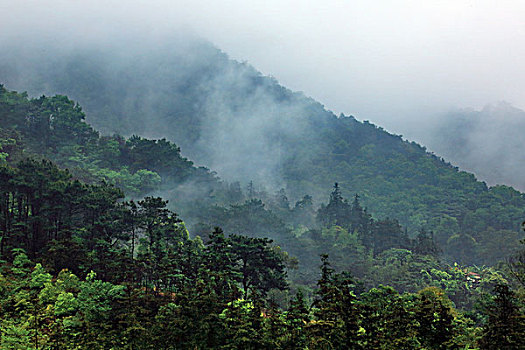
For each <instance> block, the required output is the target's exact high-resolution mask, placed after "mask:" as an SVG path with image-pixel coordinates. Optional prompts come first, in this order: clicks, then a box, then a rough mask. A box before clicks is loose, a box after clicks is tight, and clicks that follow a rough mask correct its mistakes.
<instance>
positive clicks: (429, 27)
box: [0, 0, 525, 188]
mask: <svg viewBox="0 0 525 350" xmlns="http://www.w3.org/2000/svg"><path fill="white" fill-rule="evenodd" d="M0 12H1V13H2V14H6V15H5V16H2V17H3V21H2V22H1V23H0V30H1V32H2V36H1V37H0V45H1V46H0V47H1V48H2V50H1V51H2V52H1V53H0V55H1V56H2V63H1V64H0V68H1V67H3V71H1V72H3V74H4V77H0V80H2V82H4V83H6V85H7V87H8V88H15V89H19V90H28V91H29V93H30V94H34V95H37V94H40V93H46V94H54V93H68V95H70V96H71V97H72V98H74V99H76V100H78V101H79V102H80V103H81V105H83V106H84V108H85V110H86V112H87V114H88V119H89V116H90V113H91V112H97V113H99V117H98V118H97V119H92V120H89V121H90V122H92V123H93V124H94V125H95V126H96V127H97V128H99V129H101V130H102V131H103V132H106V133H111V132H121V133H123V134H129V129H126V128H125V126H124V125H109V124H104V118H103V115H102V112H101V111H93V110H91V109H92V107H91V106H90V103H89V102H90V101H89V99H87V98H86V97H85V96H84V94H83V93H84V91H81V90H79V91H73V92H71V91H62V90H61V89H60V82H57V83H56V84H54V85H53V86H51V85H50V84H49V83H46V81H48V80H50V79H51V80H52V79H54V78H56V77H50V76H47V77H44V78H41V79H40V81H35V79H34V77H32V75H33V74H34V73H35V71H37V70H39V69H40V70H42V69H43V70H46V69H47V68H50V67H51V68H52V67H56V66H61V65H64V66H65V67H67V62H65V61H63V60H62V58H61V57H65V56H67V57H69V58H71V59H72V57H73V56H75V55H76V57H77V58H79V57H83V58H84V59H85V60H87V61H88V63H89V64H90V65H92V66H93V67H95V68H98V70H96V71H97V72H98V74H99V75H100V77H108V78H110V79H112V80H114V81H127V82H128V83H129V85H130V89H129V91H132V88H133V84H134V83H136V82H137V81H138V80H137V78H134V77H130V76H129V74H127V73H126V69H136V70H140V71H139V72H138V73H137V74H139V75H142V78H143V79H142V80H140V81H141V82H146V84H145V85H144V84H143V85H142V86H141V91H140V93H138V92H137V93H131V92H129V91H126V92H123V95H122V96H123V97H124V99H125V101H126V102H125V104H126V106H125V107H126V108H125V109H124V110H125V111H134V112H136V113H142V114H143V115H144V116H146V117H147V119H146V118H145V121H144V123H143V125H141V126H137V125H135V127H137V131H136V133H141V134H142V135H144V136H149V137H167V138H169V139H171V140H173V141H175V142H176V143H177V144H180V145H181V147H182V150H183V154H185V155H186V156H188V157H190V158H192V159H195V160H196V161H197V163H199V165H206V166H209V167H210V168H212V169H216V170H217V171H218V172H219V174H220V175H221V176H224V177H225V178H228V179H232V180H244V181H246V180H247V179H248V177H256V180H259V181H261V182H262V181H265V180H264V179H270V180H268V182H271V183H274V184H275V183H277V184H280V183H282V179H280V178H279V176H278V175H277V173H276V171H275V169H277V168H278V166H279V162H281V161H282V159H281V158H280V152H281V151H280V145H279V143H276V142H274V141H275V138H276V137H277V138H279V135H284V134H289V135H290V137H292V138H293V137H300V136H301V135H302V133H303V130H302V129H301V127H300V126H299V125H300V124H297V123H291V122H290V123H289V124H286V123H283V121H290V120H291V119H290V118H284V117H283V116H296V115H298V114H301V113H305V110H307V109H308V108H311V107H312V106H311V105H309V106H299V107H298V106H297V104H292V103H289V102H287V101H286V99H284V100H280V99H279V94H272V93H268V90H269V89H270V90H271V87H268V86H264V83H261V84H262V85H258V86H257V87H256V88H255V90H253V91H250V94H248V95H246V96H243V99H242V100H241V99H237V100H236V97H235V96H226V95H224V93H223V92H222V91H224V87H226V86H230V87H231V86H237V89H238V90H236V91H240V90H242V88H243V87H247V86H249V84H247V82H250V81H251V80H253V78H254V77H257V74H258V73H257V72H256V71H255V70H254V69H253V68H251V66H253V67H256V68H257V70H259V71H261V72H262V73H263V74H264V75H269V76H272V77H275V79H276V80H277V81H279V83H280V84H282V85H284V86H286V87H288V88H290V89H292V90H295V91H303V92H304V95H306V96H310V97H312V98H314V99H315V100H318V101H321V102H322V103H323V104H324V106H325V107H326V108H327V109H328V110H331V111H333V112H334V114H339V113H344V114H347V115H354V116H356V117H357V118H358V119H360V120H370V121H372V122H373V123H376V124H378V125H381V126H383V127H384V128H385V129H387V130H389V131H391V132H395V133H398V134H403V135H404V136H405V138H409V139H414V140H416V141H419V142H422V143H424V144H428V145H429V146H430V149H431V150H435V151H436V152H443V155H444V156H446V157H450V160H452V161H453V162H454V163H456V164H459V165H460V166H461V167H463V168H465V169H467V170H472V171H476V173H477V174H479V176H480V177H481V178H482V179H486V180H487V181H489V182H490V183H498V182H504V181H505V182H506V181H510V180H509V178H508V177H497V176H495V177H494V176H493V175H494V174H492V175H490V174H489V175H490V176H489V175H487V172H486V171H485V172H484V170H479V168H475V167H473V166H472V164H474V163H475V162H478V163H479V162H481V161H483V163H484V164H486V165H485V166H484V167H485V168H490V167H492V168H494V164H493V163H491V162H487V159H483V158H482V155H480V156H473V157H471V159H472V162H465V161H462V160H464V159H466V158H468V157H466V156H465V154H462V155H461V156H457V155H455V154H452V153H450V152H449V153H448V154H447V149H446V147H445V146H441V143H440V142H445V141H446V140H445V138H443V137H442V136H440V134H439V133H440V132H443V130H444V128H443V126H442V122H443V121H444V120H448V119H447V118H446V116H448V115H450V113H449V112H450V111H453V110H458V109H463V108H471V109H473V110H480V109H482V108H483V106H485V105H486V104H487V103H495V102H496V101H501V100H504V101H507V102H508V103H510V104H512V105H514V106H516V107H518V108H522V109H523V108H525V89H524V85H525V69H523V68H524V67H523V65H524V64H523V62H522V60H521V57H523V56H524V55H525V46H524V45H522V43H523V42H525V38H524V36H525V23H524V22H523V21H522V18H523V16H524V15H525V4H522V3H519V2H516V1H498V2H494V1H488V0H486V1H461V2H458V1H439V2H417V1H396V2H392V1H380V2H375V3H373V4H371V3H370V2H366V1H352V2H347V1H329V2H327V1H313V2H308V3H305V2H299V1H289V2H285V3H282V2H277V1H274V0H271V1H250V2H243V1H228V2H225V3H220V4H219V3H217V4H215V3H209V2H206V1H191V2H189V1H125V2H124V1H115V0H109V1H104V2H102V1H90V2H89V3H80V2H74V1H64V0H60V1H59V0H53V1H46V2H45V3H44V2H41V1H10V0H3V1H0ZM205 42H209V43H212V44H213V45H215V46H216V47H218V48H220V49H221V50H222V51H223V52H226V53H227V54H228V55H229V57H231V58H233V59H236V60H238V61H240V62H248V63H249V65H248V64H246V65H245V67H244V68H243V69H241V70H239V69H238V67H237V68H236V69H230V68H231V67H228V65H227V64H225V65H224V66H223V67H221V73H222V74H221V75H220V76H219V75H216V76H210V77H208V78H207V79H203V80H201V81H199V82H198V84H196V86H197V87H196V88H195V89H196V90H195V91H203V90H205V91H206V94H204V96H205V99H206V101H202V104H201V106H203V107H199V111H198V112H199V113H203V114H205V115H206V116H208V118H207V120H208V123H206V124H205V125H197V126H196V128H198V129H199V130H200V131H199V134H198V135H197V136H195V138H194V139H191V137H189V136H188V137H187V136H186V135H179V134H175V135H174V134H172V133H170V134H168V133H167V131H166V130H163V128H162V127H161V125H162V123H163V122H165V121H166V119H164V118H162V117H156V116H158V115H164V116H166V115H168V114H169V113H168V111H166V110H161V112H162V113H152V110H154V109H158V108H159V107H158V105H159V101H162V100H163V99H164V98H166V99H167V98H169V97H170V96H167V93H166V90H163V87H168V86H170V84H173V83H170V81H169V79H174V80H178V81H185V79H186V78H187V77H188V76H191V75H192V73H193V71H192V69H194V68H195V67H202V66H203V65H204V66H206V64H207V62H208V60H211V59H212V58H213V59H215V58H216V57H215V55H216V53H215V52H214V51H213V50H209V49H201V48H202V47H203V46H202V45H201V44H202V43H205ZM196 43H197V44H196ZM196 47H198V49H196ZM6 57H10V58H11V61H10V64H7V63H6V62H7V59H6ZM15 57H16V58H15ZM97 57H98V58H97ZM152 57H153V58H154V59H155V60H156V62H157V63H158V65H159V67H160V73H158V72H157V73H155V74H157V76H155V79H153V76H150V75H151V74H153V72H152V71H145V70H144V67H145V66H144V65H142V63H143V62H145V61H148V60H150V59H151V58H152ZM162 57H170V59H173V57H177V59H176V62H169V61H162V59H161V58H162ZM13 59H14V60H15V61H16V62H15V63H16V67H17V68H16V72H15V68H13V67H14V66H13V64H12V63H13V62H14V61H13ZM174 63H176V64H177V66H178V67H180V69H179V70H177V71H176V72H175V71H173V70H171V71H170V72H169V74H167V75H166V76H165V77H164V80H162V78H163V77H162V69H163V67H164V66H163V65H167V66H169V65H170V64H174ZM250 65H251V66H250ZM43 67H44V68H43ZM195 69H197V68H195ZM14 73H16V74H14ZM7 75H9V76H8V77H7V78H6V76H7ZM95 78H96V77H95ZM126 79H127V80H126ZM159 79H160V80H159ZM159 81H162V83H163V84H164V85H162V84H161V85H160V86H159V85H158V84H159ZM148 82H150V84H149V85H148ZM175 85H176V84H175ZM100 88H101V92H102V93H107V94H109V93H112V92H114V91H111V90H104V89H105V88H107V87H104V86H101V87H100ZM163 94H164V95H163ZM159 95H160V96H159ZM171 98H177V96H171ZM289 98H290V97H288V101H289ZM232 99H233V100H235V103H232V102H231V100H232ZM190 105H191V103H189V102H188V106H190ZM185 106H186V105H185ZM188 108H192V107H191V106H190V107H188ZM315 108H318V107H315ZM161 109H162V107H161ZM153 112H158V111H153ZM107 113H115V111H111V110H108V111H107ZM241 115H242V116H243V119H242V120H241V119H239V118H240V116H241ZM120 117H121V119H122V120H123V122H122V123H123V124H124V123H125V122H126V118H128V116H127V115H124V114H123V115H121V116H120ZM292 119H293V118H292ZM451 120H452V119H451ZM276 125H279V129H278V131H277V132H276V133H273V134H272V132H271V131H272V130H273V128H274V127H275V126H276ZM152 126H154V127H152ZM225 126H228V127H227V128H226V127H225ZM491 131H494V128H492V127H485V128H480V127H478V128H476V130H474V131H472V132H470V131H469V135H470V136H469V138H470V139H476V140H483V142H484V149H486V150H487V151H488V150H492V151H495V150H499V149H501V148H500V147H499V144H501V140H502V138H501V137H504V136H503V134H501V133H499V134H498V135H501V137H500V136H494V137H493V138H487V137H485V136H484V134H483V133H490V132H491ZM188 132H189V133H191V130H190V131H188ZM232 132H233V133H235V134H236V135H238V137H235V138H231V137H229V135H231V133H232ZM473 135H475V136H473ZM516 137H518V138H519V136H516ZM269 141H272V142H269ZM247 144H250V145H251V146H250V147H246V145H247ZM472 144H473V145H476V144H477V143H475V142H473V141H472ZM521 144H522V143H521V141H519V142H516V143H513V145H514V146H515V147H518V146H519V145H521ZM466 149H472V151H475V150H476V149H480V148H479V147H477V146H473V147H471V148H465V149H464V150H463V151H465V150H466ZM224 150H230V152H224ZM512 151H514V152H516V150H515V149H513V150H512ZM512 151H509V152H512ZM483 154H486V152H485V153H483ZM476 157H477V158H476ZM478 158H479V159H478ZM489 158H490V159H496V158H498V157H497V155H495V156H491V157H489ZM239 162H243V163H244V164H248V165H249V166H248V167H246V168H243V169H241V168H239V167H238V166H236V164H238V163H239ZM508 163H509V164H511V165H512V164H517V163H516V160H512V161H509V162H508ZM511 165H509V166H505V167H502V168H501V169H510V170H508V172H513V173H517V172H519V171H521V169H515V167H514V166H511ZM505 171H507V170H505ZM501 172H503V170H501ZM512 181H513V180H512ZM509 183H512V184H515V185H516V182H509ZM520 188H521V186H520Z"/></svg>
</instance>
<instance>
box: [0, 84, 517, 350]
mask: <svg viewBox="0 0 525 350" xmlns="http://www.w3.org/2000/svg"><path fill="white" fill-rule="evenodd" d="M324 113H325V117H326V118H327V119H325V120H323V119H322V118H319V119H317V121H318V122H319V123H320V124H318V125H324V127H323V129H322V131H321V132H320V133H319V135H318V136H317V139H314V137H315V136H316V135H315V134H313V133H312V134H311V135H310V136H312V139H313V140H316V142H317V145H319V147H328V146H329V145H330V144H331V142H329V140H330V139H328V140H323V137H334V136H335V135H340V136H341V137H349V136H350V135H353V136H354V137H355V138H356V139H357V140H355V142H353V143H351V144H352V145H353V146H356V145H359V143H358V142H361V143H363V145H362V146H361V147H360V148H359V150H360V151H361V150H363V152H362V153H361V152H357V154H353V153H351V152H350V150H351V148H350V147H349V146H348V145H346V146H344V145H343V146H341V142H339V143H338V144H339V146H340V147H342V148H340V149H339V150H338V153H333V152H332V153H328V154H327V156H326V157H325V158H311V161H312V163H310V164H309V166H308V167H305V168H303V169H305V171H307V170H308V171H309V173H307V174H298V173H292V172H291V169H292V165H291V164H292V160H290V159H289V160H288V161H287V162H286V163H284V162H283V164H282V166H281V168H282V169H281V170H282V172H283V173H282V174H283V178H284V179H285V180H286V179H287V178H286V176H288V180H287V181H288V182H289V183H291V184H293V183H294V182H296V183H297V188H298V189H303V188H307V187H301V186H303V182H304V184H306V185H307V186H311V188H315V186H316V184H322V183H323V181H330V180H329V179H330V177H329V176H332V175H330V174H331V172H330V171H329V170H327V169H325V168H326V167H330V164H332V163H333V162H339V163H341V162H343V161H344V159H351V160H352V164H353V163H354V162H355V163H356V164H355V169H360V171H362V172H365V171H369V172H370V173H364V174H365V175H369V176H370V178H372V177H373V176H374V174H375V173H373V171H375V169H380V170H381V171H382V172H383V174H385V176H388V177H390V178H392V179H393V180H392V181H394V180H395V181H396V183H398V184H399V188H405V187H408V182H409V181H408V180H407V179H405V178H404V177H406V176H409V175H410V174H414V173H415V174H419V176H420V177H416V178H413V179H412V181H414V182H417V181H421V182H422V183H424V181H425V179H428V178H429V177H431V176H432V175H436V174H437V175H439V176H442V175H443V177H444V178H446V176H448V177H449V178H450V179H452V180H457V181H458V182H456V186H457V187H458V191H464V193H465V197H466V198H465V200H467V203H468V204H467V206H466V207H465V208H462V207H458V208H459V209H460V210H463V212H466V213H467V214H466V215H471V216H472V217H471V218H470V219H467V217H465V218H463V220H464V221H465V222H469V223H470V224H471V225H472V227H470V231H461V229H459V226H458V224H457V219H456V218H455V217H453V216H452V215H454V214H457V213H455V212H454V211H453V210H451V211H450V215H449V216H443V217H441V219H442V220H443V221H440V225H441V226H442V227H438V228H439V229H440V230H439V231H436V233H435V234H434V233H433V232H427V231H426V230H425V229H424V228H420V229H419V230H418V232H417V233H415V234H412V235H411V236H412V237H411V236H409V234H408V230H406V229H404V228H403V227H402V226H401V225H400V224H399V222H398V221H397V220H396V219H394V218H385V219H378V218H374V217H373V215H371V213H370V212H369V211H368V210H367V209H366V208H363V206H362V205H361V197H360V196H359V195H355V196H354V198H353V200H348V199H347V198H345V196H344V195H343V194H342V191H341V187H340V185H339V184H338V183H337V182H336V183H335V185H334V186H333V190H332V191H331V193H330V195H329V200H328V201H327V202H326V203H321V205H320V206H317V205H315V204H314V202H313V199H312V197H311V196H309V195H304V196H303V197H302V199H301V200H299V201H297V202H296V203H295V205H293V204H292V203H290V202H289V199H288V196H287V194H286V191H285V190H284V189H281V190H279V191H277V192H276V193H275V194H271V193H268V192H266V191H265V190H264V189H261V187H260V186H256V185H254V183H253V182H250V183H249V184H248V186H247V188H246V189H243V188H241V186H240V184H239V183H236V182H232V183H228V182H225V181H223V180H220V179H219V178H218V177H217V176H216V175H215V173H214V172H212V171H210V170H208V169H206V168H202V167H200V168H197V167H195V166H194V165H193V163H192V162H191V161H189V160H188V159H186V158H183V157H182V156H181V151H180V149H179V148H178V146H177V145H175V144H173V143H171V142H169V141H167V140H165V139H161V140H151V139H146V138H143V137H139V136H131V137H129V138H124V137H122V136H119V135H117V134H114V135H112V136H101V135H100V134H99V133H98V132H97V131H95V130H94V129H93V128H92V127H91V126H90V125H89V124H87V123H86V122H85V114H84V113H83V111H82V108H81V107H80V105H78V104H77V103H75V102H74V101H72V100H70V99H69V98H68V97H66V96H63V95H56V96H53V97H46V96H41V97H39V98H29V97H28V96H27V93H17V92H14V91H9V90H7V89H6V88H5V87H3V86H1V85H0V198H2V201H0V259H1V260H0V347H2V348H34V349H37V348H39V349H55V348H63V349H79V348H80V349H107V348H113V349H129V348H130V347H133V348H140V349H157V348H162V349H180V348H183V349H186V348H187V349H190V348H191V349H193V348H231V349H235V348H243V349H245V348H246V349H249V348H252V349H304V348H319V346H321V347H323V348H324V345H323V344H329V348H335V349H346V348H357V349H369V348H389V347H390V346H391V345H392V344H397V345H399V346H401V347H403V348H407V349H421V348H422V347H424V348H428V349H443V348H453V349H456V348H472V347H481V348H482V349H491V348H494V346H500V345H501V344H507V345H508V347H509V348H520V347H521V344H522V343H523V339H522V336H521V335H522V334H523V329H524V325H523V322H522V315H523V301H522V295H523V289H522V286H520V283H521V282H522V281H523V276H524V274H523V266H522V265H523V264H522V262H523V255H524V252H523V251H521V253H520V255H514V254H515V250H516V249H517V248H518V243H517V241H518V238H519V235H518V233H517V232H515V231H511V230H504V229H498V227H504V226H505V225H506V223H505V221H504V220H509V217H510V216H509V215H507V214H508V212H510V213H511V214H516V213H518V211H519V210H520V208H522V202H521V200H522V195H521V194H520V193H519V192H517V191H515V190H513V189H512V188H508V187H498V188H493V189H488V188H487V187H486V186H484V184H482V183H479V182H476V181H475V179H474V178H473V176H472V175H469V174H466V173H460V172H458V171H457V169H455V168H452V167H451V166H450V165H447V164H445V163H444V162H443V161H442V160H439V159H438V158H436V157H435V156H433V155H431V154H428V153H426V152H425V151H424V149H423V148H421V147H420V146H418V145H415V144H413V143H408V142H405V141H403V140H401V138H400V137H397V136H394V135H389V134H387V133H385V132H384V131H382V130H380V129H378V128H377V127H375V126H373V125H371V124H369V123H360V122H358V121H356V120H355V119H354V118H352V117H344V116H341V117H339V118H335V117H333V116H330V115H328V116H327V115H326V114H327V113H328V112H324ZM312 119H315V118H314V117H312ZM309 122H311V120H309ZM323 123H324V124H323ZM351 140H352V139H351V138H350V139H349V142H350V141H351ZM300 147H304V148H305V149H303V150H302V151H303V153H300V152H299V149H298V148H300ZM307 147H308V143H307V142H306V141H304V140H302V143H299V142H298V141H297V142H296V143H295V144H293V143H291V142H287V143H286V148H284V147H283V149H286V150H287V151H288V152H292V151H295V152H296V154H297V157H298V158H299V160H300V161H303V160H304V159H310V158H308V157H311V155H309V154H308V152H305V151H307V150H308V149H306V148H307ZM314 149H315V148H314ZM387 149H390V151H389V152H387V151H386V150H387ZM410 151H412V152H414V156H413V158H414V159H413V162H414V164H418V165H419V168H418V167H415V168H413V167H412V165H411V164H412V163H406V162H405V163H402V161H403V160H404V159H405V158H403V157H406V154H407V153H408V152H410ZM396 155H397V156H396ZM347 157H348V158H347ZM47 159H52V160H53V161H54V162H56V163H57V164H58V165H59V166H60V167H61V168H68V169H70V170H64V169H60V168H59V167H57V166H56V165H55V164H54V163H52V162H50V161H49V160H47ZM293 161H297V160H293ZM323 161H326V163H323ZM374 161H375V162H374ZM330 162H332V163H330ZM398 162H401V163H398ZM339 163H338V164H339ZM295 164H296V165H295V166H298V165H301V166H304V164H303V163H295ZM310 168H312V169H310ZM349 169H351V167H350V166H349V165H348V167H346V168H344V169H343V170H340V169H336V172H335V173H336V175H337V174H341V172H342V171H344V172H346V174H347V175H348V176H350V175H352V173H351V171H350V170H349ZM387 169H390V171H389V172H387ZM314 170H315V171H316V172H314ZM287 172H288V173H287ZM287 174H288V175H287ZM395 174H399V176H398V177H395V176H394V175H395ZM306 176H311V178H307V177H306ZM316 176H319V177H316ZM320 176H323V177H327V178H328V180H326V179H323V178H321V177H320ZM439 176H438V177H437V180H441V181H443V178H440V177H439ZM455 176H457V178H454V177H455ZM355 177H356V178H358V175H356V176H355ZM365 178H366V177H365ZM298 179H304V180H302V181H298ZM460 180H461V181H460ZM377 183H378V182H372V181H370V182H369V183H368V185H370V184H372V185H373V186H375V185H376V184H377ZM444 183H445V184H446V182H444ZM469 184H470V185H472V184H474V187H473V189H469V187H468V185H469ZM319 186H320V185H319ZM440 186H441V187H443V186H444V185H443V184H440V183H439V182H436V184H435V188H436V189H439V188H440ZM288 188H292V187H290V186H289V187H288ZM370 188H371V189H373V187H370ZM426 188H427V189H429V187H428V186H427V187H426ZM149 193H165V194H167V195H169V196H170V198H173V202H171V205H170V207H172V208H173V207H181V208H182V209H183V211H184V215H183V216H182V219H185V220H186V219H190V220H191V221H193V225H191V228H190V230H189V231H188V229H187V227H188V226H186V223H185V222H183V221H182V220H181V218H180V217H179V215H177V214H176V213H175V212H173V211H172V210H170V209H169V208H168V202H166V201H165V200H163V199H162V198H160V197H153V196H147V197H145V198H142V199H140V197H142V196H143V195H146V194H149ZM374 193H376V192H374V191H370V192H366V191H365V192H364V194H365V195H366V196H367V199H368V201H369V202H370V203H373V199H374V197H372V195H373V194H374ZM377 193H379V192H377ZM458 193H462V192H458ZM438 194H440V193H438ZM413 195H414V196H424V195H425V193H414V194H413ZM440 195H443V194H440ZM131 198H134V199H135V200H131ZM472 198H474V199H476V200H479V202H474V201H473V200H472ZM469 199H470V201H469ZM504 199H505V200H508V201H504ZM459 203H460V202H459ZM479 203H483V204H484V205H485V207H483V208H481V207H479V206H476V205H479ZM404 205H406V206H409V205H410V204H404ZM442 205H443V206H444V208H446V209H447V210H448V208H447V207H446V206H445V204H442ZM447 205H448V204H447ZM458 205H459V204H458ZM469 205H470V206H469ZM498 205H500V206H501V211H500V212H496V211H495V210H497V209H499V207H498ZM452 209H454V208H453V207H452ZM478 214H479V216H478V217H475V215H478ZM503 214H505V215H503ZM484 215H486V216H484ZM495 215H499V216H497V217H496V216H495ZM516 215H517V214H516ZM489 216H492V221H482V220H485V219H486V218H487V217H489ZM455 220H456V221H455ZM467 220H474V221H467ZM475 220H478V221H475ZM217 224H219V225H220V226H221V227H222V228H223V229H224V231H223V230H222V229H221V228H219V227H215V228H213V226H214V225H217ZM454 225H456V226H454ZM476 225H477V226H476ZM498 225H500V226H498ZM443 227H445V228H449V229H450V230H449V231H445V230H441V229H442V228H443ZM477 228H480V231H477V230H476V229H477ZM453 229H458V230H460V231H459V233H456V234H451V235H450V236H448V234H449V233H451V232H454V231H453ZM481 230H483V231H481ZM466 232H472V234H468V233H466ZM197 234H198V235H197ZM267 237H271V238H273V240H272V239H269V238H267ZM443 238H448V239H447V240H446V242H445V246H444V248H445V252H444V254H445V257H447V258H449V259H454V260H456V259H457V260H460V261H462V262H464V263H472V262H475V263H477V262H495V261H497V260H500V259H502V258H508V257H511V258H512V260H511V261H510V264H509V265H507V266H500V268H498V269H496V268H494V267H487V266H483V267H477V266H462V265H459V264H457V263H454V264H453V265H452V264H450V265H449V264H447V263H445V262H444V261H443V260H442V259H441V258H440V256H441V253H442V251H441V248H440V247H439V246H438V245H437V244H436V241H439V239H443ZM319 255H320V256H321V266H320V269H319V261H318V260H317V259H313V257H315V256H319ZM385 285H387V286H386V287H385ZM293 294H295V296H293ZM480 301H482V302H483V303H484V304H483V305H484V307H483V308H482V309H479V308H478V307H476V305H477V303H479V302H480ZM502 315H503V316H502ZM501 319H503V321H501ZM400 325H401V326H400ZM29 344H31V345H29Z"/></svg>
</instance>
